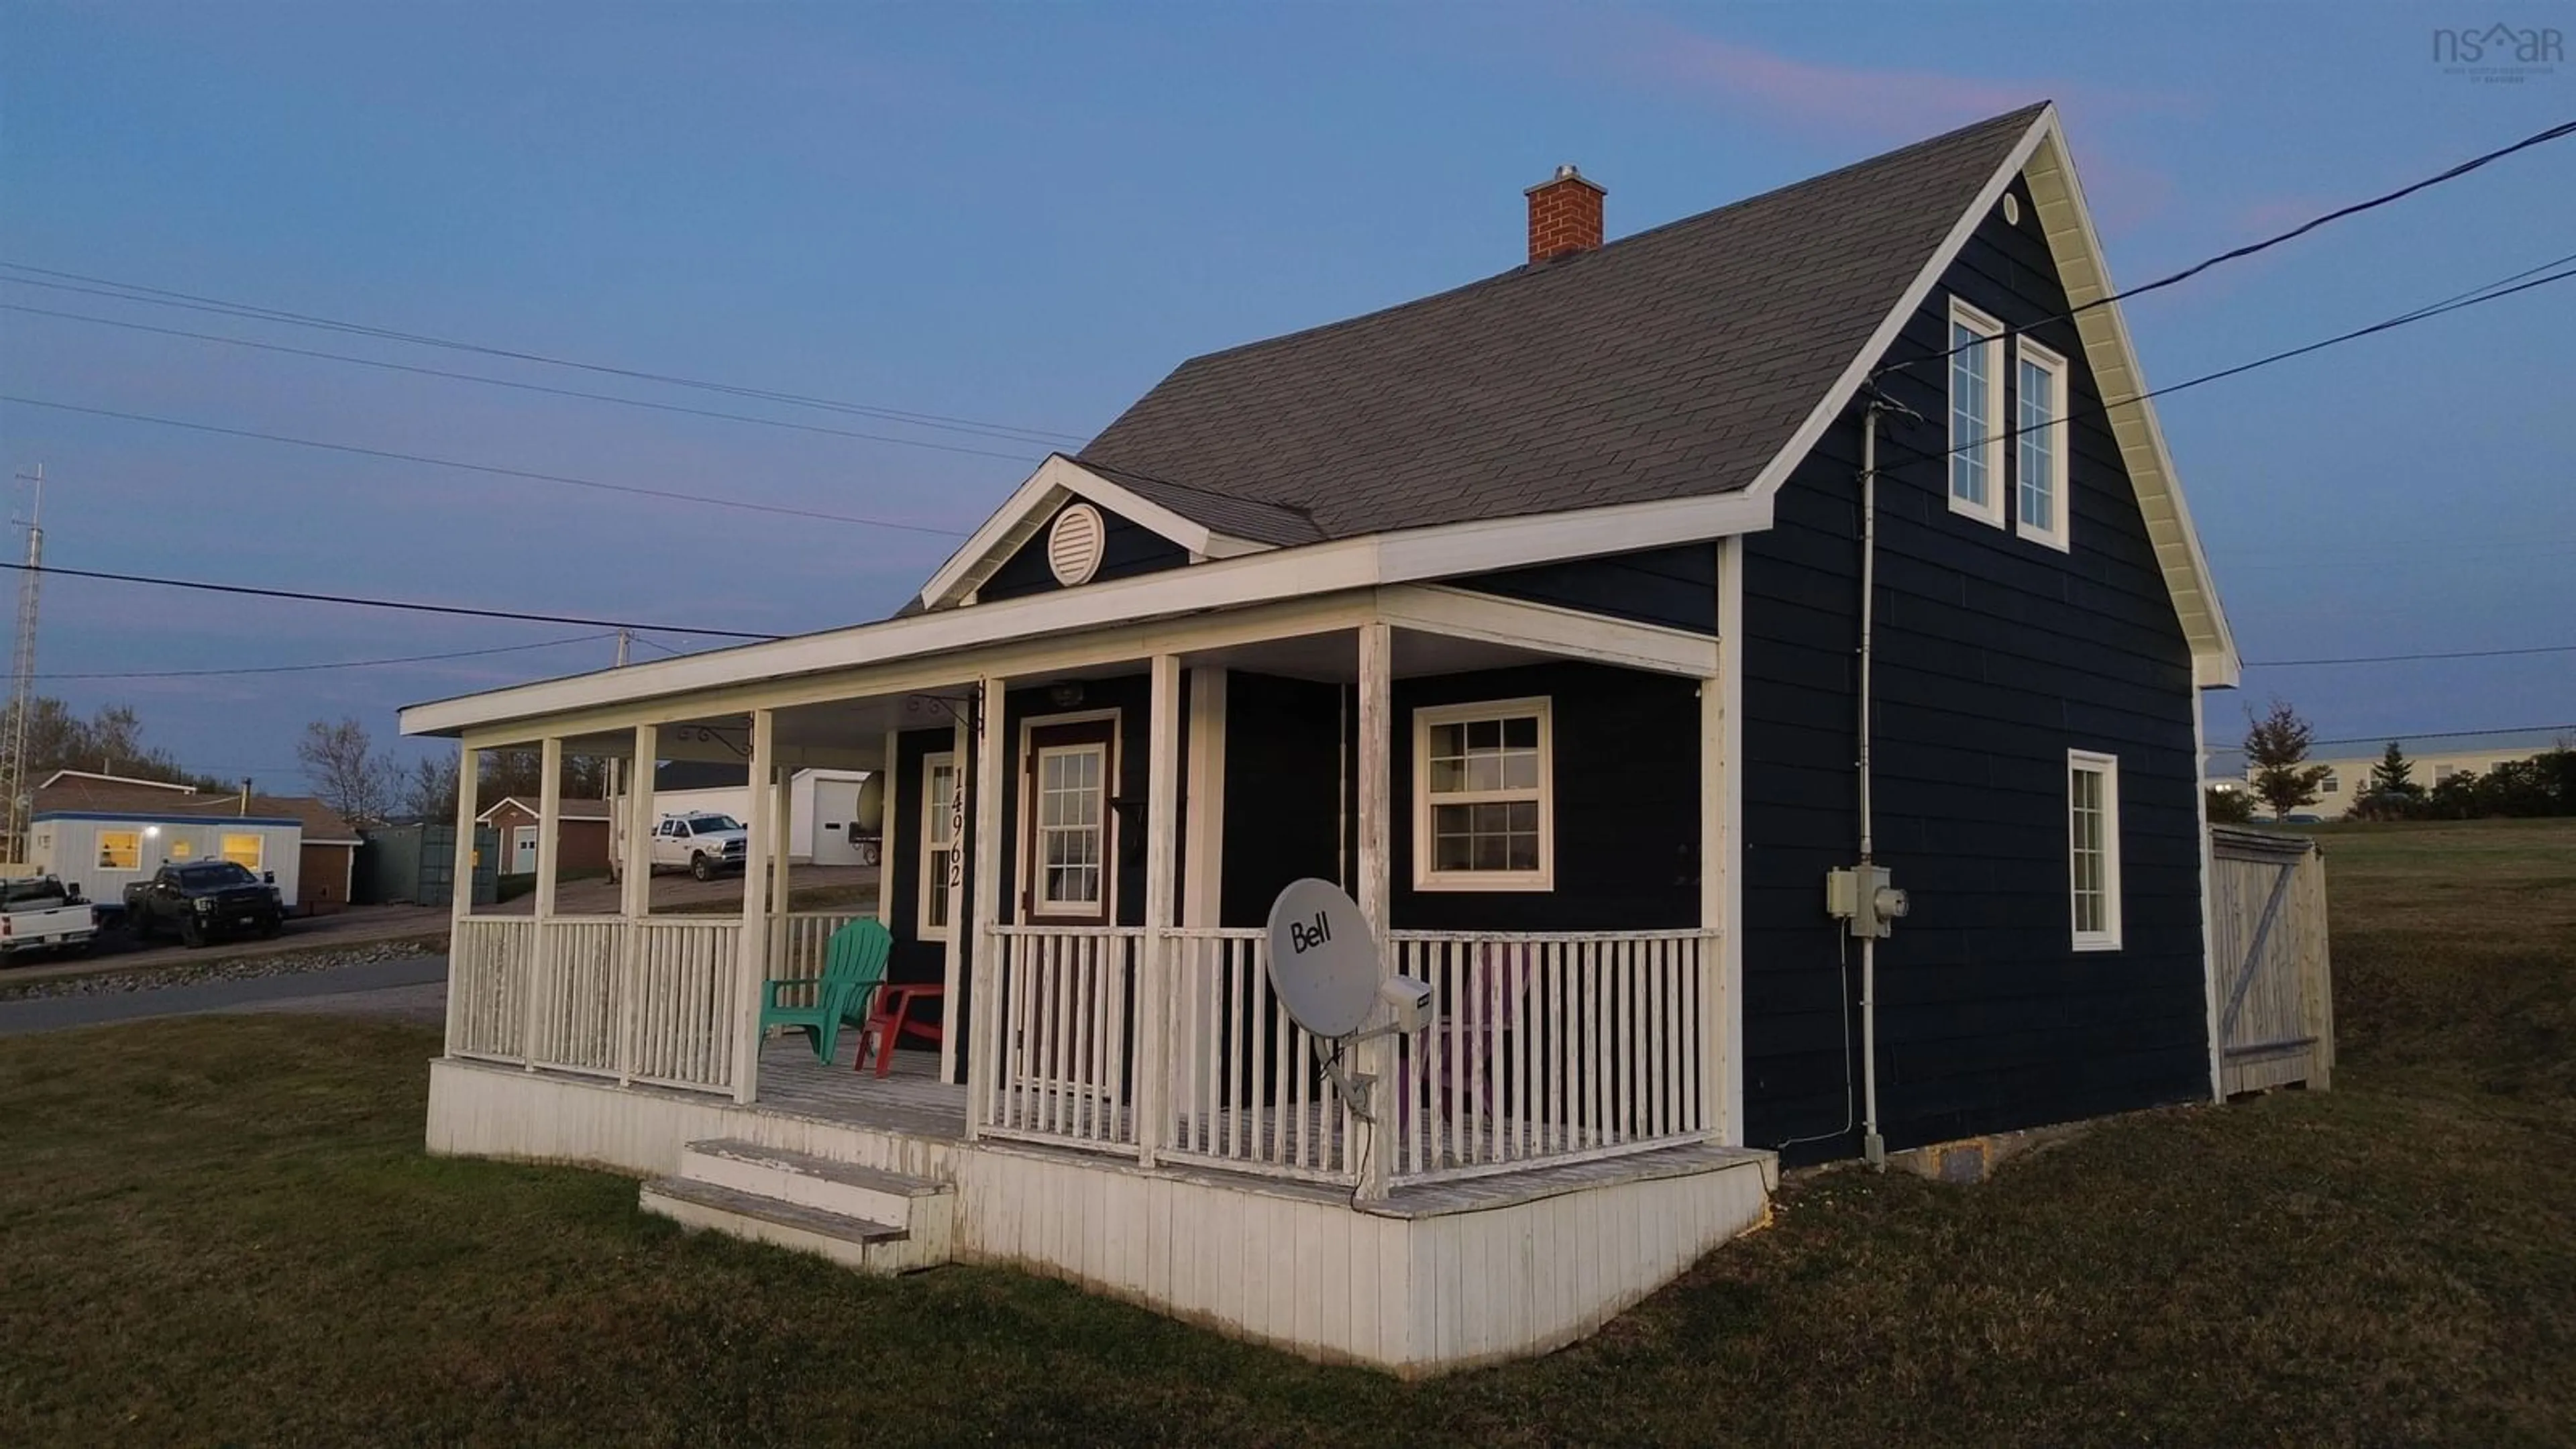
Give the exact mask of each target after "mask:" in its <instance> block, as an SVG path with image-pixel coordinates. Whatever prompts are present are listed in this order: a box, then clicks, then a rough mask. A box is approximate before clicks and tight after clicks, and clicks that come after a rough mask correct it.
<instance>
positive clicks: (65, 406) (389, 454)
mask: <svg viewBox="0 0 2576 1449" xmlns="http://www.w3.org/2000/svg"><path fill="white" fill-rule="evenodd" d="M0 403H16V404H17V405H19V406H20V407H30V408H51V409H53V410H55V411H57V412H66V413H83V414H86V415H88V416H90V417H94V418H116V419H119V420H121V421H124V422H129V423H151V424H153V425H155V426H158V427H164V428H185V429H187V430H188V431H190V432H197V433H214V434H217V435H219V436H221V437H227V438H249V439H253V440H256V441H258V442H263V443H285V444H288V445H290V446H293V447H298V448H319V449H321V450H323V451H324V452H330V453H350V454H354V455H356V456H358V457H361V458H388V459H392V460H393V461H395V462H400V463H425V464H428V465H429V466H431V467H433V468H455V469H459V470H462V471H464V472H467V473H483V474H488V475H490V476H492V477H495V478H525V479H528V480H530V481H531V482H537V483H560V484H562V485H564V486H565V487H568V488H589V489H594V490H596V491H599V492H602V493H623V494H626V495H628V496H630V497H636V498H659V499H663V500H665V501H667V502H672V503H694V504H697V505H698V506H700V507H702V508H734V509H740V510H743V511H745V512H749V513H768V514H776V515H779V516H782V517H787V518H813V519H820V520H822V521H823V522H826V523H854V524H857V525H859V526H861V527H863V528H892V529H900V530H902V531H903V532H905V533H927V534H933V535H935V536H937V537H940V538H963V537H964V536H965V530H964V529H958V528H934V527H932V526H931V525H929V524H926V523H897V522H895V521H893V520H892V519H885V518H860V517H857V516H854V515H852V514H847V513H825V512H823V511H821V510H819V509H813V508H790V507H788V506H786V505H785V504H780V503H754V502H751V501H750V500H748V499H742V498H711V497H708V496H706V495H704V494H698V493H680V492H675V491H673V490H670V489H667V488H646V487H643V486H641V485H639V484H633V483H603V482H601V481H599V480H598V479H596V478H575V477H572V476H570V475H568V474H563V473H539V472H535V471H533V470H530V469H527V468H504V467H501V466H499V465H498V464H493V463H467V462H462V461H460V460H458V459H455V458H432V457H429V456H428V455H426V454H422V453H401V452H396V451H394V450H392V449H390V448H364V447H360V446H358V445H357V444H355V443H327V442H323V441H321V440H319V439H316V438H291V437H288V436H286V435H285V434H283V433H262V432H255V431H252V430H251V429H248V428H227V427H221V426H218V425H216V424H214V423H192V422H189V421H187V420H185V419H183V418H163V417H155V416H153V415H151V414H149V413H129V412H119V411H117V410H116V409H114V408H94V407H84V406H82V405H81V404H79V403H67V402H55V401H52V400H51V399H47V398H40V397H12V396H8V395H5V394H0Z"/></svg>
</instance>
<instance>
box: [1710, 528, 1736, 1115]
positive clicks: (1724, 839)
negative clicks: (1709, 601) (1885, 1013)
mask: <svg viewBox="0 0 2576 1449" xmlns="http://www.w3.org/2000/svg"><path fill="white" fill-rule="evenodd" d="M1743 700H1744V539H1743V538H1742V537H1741V536H1737V537H1734V538H1729V539H1725V540H1723V541H1721V542H1720V543H1719V544H1718V546H1717V677H1716V678H1714V679H1703V680H1701V681H1700V851H1701V858H1700V924H1701V925H1702V926H1703V927H1705V928H1707V929H1709V930H1713V931H1716V932H1717V933H1718V935H1717V938H1716V940H1714V941H1713V942H1710V943H1708V944H1707V945H1704V946H1703V947H1702V948H1701V953H1702V954H1701V956H1700V1020H1701V1029H1700V1056H1699V1060H1700V1100H1701V1102H1702V1103H1703V1104H1704V1105H1703V1117H1702V1123H1701V1125H1702V1127H1703V1129H1704V1130H1706V1131H1707V1132H1708V1134H1709V1136H1710V1137H1711V1139H1713V1140H1714V1141H1717V1142H1720V1143H1724V1144H1727V1145H1730V1146H1736V1147H1741V1146H1743V1145H1744V705H1743Z"/></svg>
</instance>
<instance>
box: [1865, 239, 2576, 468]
mask: <svg viewBox="0 0 2576 1449" xmlns="http://www.w3.org/2000/svg"><path fill="white" fill-rule="evenodd" d="M2560 260H2561V261H2570V260H2576V253H2571V254H2570V255H2569V256H2568V257H2564V258H2561V259H2560ZM2543 265H2544V266H2548V265H2556V263H2543ZM2536 270H2538V268H2529V269H2526V270H2524V271H2521V272H2517V273H2515V274H2514V276H2513V277H2507V278H2503V279H2501V280H2499V281H2496V282H2490V283H2488V284H2487V285H2486V286H2484V287H2478V288H2473V289H2471V290H2470V291H2467V292H2463V293H2459V294H2457V295H2455V296H2452V297H2449V298H2446V299H2444V300H2442V301H2440V302H2432V303H2427V304H2426V305H2424V306H2421V307H2417V308H2414V309H2413V310H2411V311H2407V312H2401V313H2399V314H2398V315H2396V316H2394V317H2389V318H2384V319H2382V320H2380V321H2377V322H2373V323H2371V324H2370V325H2368V326H2366V327H2356V328H2354V329H2352V330H2351V331H2349V332H2341V333H2337V334H2336V335H2334V336H2332V337H2327V338H2323V339H2320V340H2319V341H2315V342H2310V343H2305V344H2303V345H2301V346H2298V347H2291V348H2285V349H2283V350H2282V351H2279V352H2275V353H2272V354H2270V355H2269V356H2266V357H2258V358H2255V359H2254V360H2253V361H2251V362H2240V363H2238V364H2236V365H2235V366H2233V367H2223V368H2220V369H2219V370H2217V371H2216V372H2204V373H2202V374H2201V375H2200V376H2198V377H2193V378H2186V379H2184V380H2183V381H2181V382H2176V383H2168V384H2166V385H2165V386H2163V387H2155V388H2149V389H2147V390H2146V391H2145V392H2141V393H2132V394H2130V395H2129V396H2127V397H2124V398H2114V399H2112V400H2110V401H2107V402H2102V403H2098V404H2095V405H2094V406H2093V407H2092V408H2090V409H2088V411H2089V412H2094V413H2105V414H2107V413H2109V412H2110V411H2111V410H2112V409H2113V408H2119V407H2126V406H2128V405H2129V404H2131V403H2140V402H2145V401H2147V400H2148V399H2150V398H2159V397H2167V396H2170V395H2172V394H2174V393H2178V392H2182V391H2185V390H2186V389H2189V388H2195V387H2199V386H2202V385H2203V384H2206V383H2212V382H2217V381H2219V380H2221V379H2223V378H2230V377H2236V376H2240V375H2242V374H2244V373H2248V372H2252V371H2254V370H2255V369H2256V368H2261V367H2270V366H2271V365H2272V364H2274V363H2276V362H2287V361H2289V360H2290V359H2291V358H2294V357H2305V356H2307V355H2308V354H2309V353H2311V352H2322V351H2324V350H2325V349H2326V348H2329V347H2337V346H2340V345H2342V344H2344V343H2346V342H2356V341H2359V340H2360V339H2362V338H2364V337H2370V336H2374V335H2376V334H2378V333H2382V332H2393V331H2395V330H2396V329H2398V328H2400V327H2406V326H2411V325H2413V324H2415V323H2417V322H2426V321H2430V320H2431V319H2433V318H2435V317H2439V316H2442V315H2444V314H2446V313H2451V312H2458V311H2463V310H2465V309H2467V308H2470V307H2475V306H2478V305H2480V304H2482V303H2486V302H2498V301H2502V300H2503V299H2505V298H2507V297H2510V296H2513V295H2514V294H2516V293H2518V292H2528V291H2530V290H2532V289H2533V288H2535V287H2545V286H2548V285H2550V284H2551V283H2553V282H2563V281H2566V280H2568V279H2569V278H2571V277H2576V267H2571V268H2569V269H2568V270H2565V271H2560V272H2552V273H2550V274H2548V275H2546V276H2541V277H2531V280H2529V281H2521V282H2518V283H2517V285H2513V286H2505V285H2504V283H2505V282H2513V281H2515V280H2516V279H2517V278H2522V277H2530V276H2531V272H2533V271H2536ZM1986 340H1987V341H1989V342H1991V341H1993V340H1994V339H1992V338H1988V339H1986ZM2075 417H2076V413H2075V410H2074V409H2072V408H2070V409H2068V410H2067V412H2066V414H2065V415H2064V416H2062V417H2054V418H2050V419H2049V420H2048V421H2047V422H2044V423H2041V424H2039V425H2038V427H2036V428H2025V427H2023V426H2021V425H2020V424H2018V423H2016V424H2014V425H2013V426H2012V427H2009V428H2006V429H2004V430H2003V431H2001V432H1998V433H1990V434H1988V435H1986V436H1985V437H1982V438H1978V439H1976V440H1974V441H1972V442H1966V443H1961V444H1959V445H1957V446H1956V447H1952V448H1945V449H1943V450H1941V451H1940V452H1937V453H1932V452H1926V451H1924V450H1923V449H1921V448H1917V447H1915V446H1914V445H1912V444H1910V443H1907V442H1905V441H1904V440H1902V439H1899V438H1896V437H1894V436H1893V435H1892V434H1891V435H1889V436H1887V437H1886V438H1885V439H1884V441H1887V442H1890V443H1893V444H1895V446H1897V447H1899V448H1902V449H1904V450H1905V451H1906V452H1908V453H1912V454H1913V455H1914V457H1915V458H1916V459H1918V460H1920V461H1922V462H1926V463H1939V462H1943V461H1945V460H1947V459H1948V458H1949V457H1951V456H1952V455H1953V454H1957V453H1965V452H1969V451H1971V450H1974V449H1978V448H1984V447H1989V446H1992V447H1997V448H2000V447H2003V446H2005V445H2007V444H2009V443H2011V442H2012V441H2013V440H2014V439H2015V438H2018V437H2020V436H2021V435H2022V434H2024V433H2026V432H2037V431H2041V430H2044V429H2048V428H2059V427H2064V426H2067V425H2068V424H2070V423H2072V422H2073V421H2074V420H2075Z"/></svg>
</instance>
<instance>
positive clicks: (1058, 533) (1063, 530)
mask: <svg viewBox="0 0 2576 1449" xmlns="http://www.w3.org/2000/svg"><path fill="white" fill-rule="evenodd" d="M1108 536H1109V530H1108V527H1107V525H1105V524H1103V523H1102V522H1101V521H1100V510H1099V509H1097V508H1094V507H1092V506H1091V505H1090V504H1088V503H1077V504H1074V505H1073V506H1072V507H1070V508H1067V509H1066V510H1065V511H1064V512H1062V513H1059V514H1057V515H1056V516H1055V526H1054V527H1053V528H1050V529H1048V530H1047V567H1048V568H1050V569H1053V570H1055V581H1056V582H1057V583H1059V584H1062V585H1064V586H1065V587H1066V588H1068V589H1069V588H1072V587H1073V586H1074V585H1076V584H1087V583H1089V582H1091V576H1092V575H1093V574H1096V573H1098V572H1100V548H1101V545H1102V544H1103V543H1104V542H1106V541H1107V539H1108Z"/></svg>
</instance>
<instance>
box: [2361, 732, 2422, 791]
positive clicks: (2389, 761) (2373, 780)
mask: <svg viewBox="0 0 2576 1449" xmlns="http://www.w3.org/2000/svg"><path fill="white" fill-rule="evenodd" d="M2370 792H2371V793H2372V794H2374V795H2403V796H2405V797H2406V798H2407V799H2409V800H2416V799H2421V798H2423V795H2424V787H2423V786H2421V785H2418V784H2416V783H2415V762H2414V761H2412V760H2410V759H2408V758H2406V752H2405V751H2404V750H2401V749H2399V748H2397V742H2396V741H2395V740H2390V741H2389V742H2388V751H2387V753H2385V754H2383V755H2381V756H2380V757H2379V763H2378V764H2376V765H2373V766H2371V767H2370Z"/></svg>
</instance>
